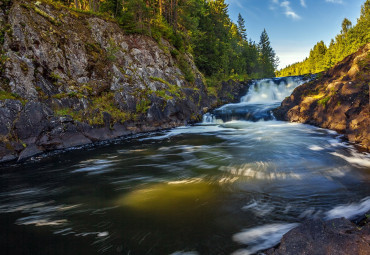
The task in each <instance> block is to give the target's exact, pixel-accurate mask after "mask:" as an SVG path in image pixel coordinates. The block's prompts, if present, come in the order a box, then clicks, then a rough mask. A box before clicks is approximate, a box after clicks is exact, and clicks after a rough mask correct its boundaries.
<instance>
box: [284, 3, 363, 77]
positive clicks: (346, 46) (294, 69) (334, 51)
mask: <svg viewBox="0 0 370 255" xmlns="http://www.w3.org/2000/svg"><path fill="white" fill-rule="evenodd" d="M368 42H370V0H366V2H365V3H364V4H363V5H362V8H361V15H360V18H359V19H358V20H357V24H356V25H355V26H353V25H352V23H351V21H349V20H348V19H346V18H345V19H344V20H343V22H342V29H341V32H340V33H339V34H338V35H337V36H336V37H335V40H334V39H332V40H331V42H330V45H329V46H326V45H325V43H324V42H323V41H320V42H318V43H317V44H316V45H315V46H314V47H313V49H311V51H310V55H309V57H308V58H306V59H305V60H304V61H302V62H298V63H295V64H292V65H290V66H287V67H286V68H284V69H282V70H280V71H279V72H277V76H281V77H283V76H290V75H302V74H308V73H319V72H322V71H324V70H326V69H328V68H330V67H332V66H334V65H335V64H336V63H338V62H339V61H341V60H343V59H344V58H345V57H346V56H348V55H350V54H352V53H354V52H356V51H357V50H358V49H359V48H360V47H361V46H362V45H364V44H366V43H368Z"/></svg>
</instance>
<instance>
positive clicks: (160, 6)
mask: <svg viewBox="0 0 370 255" xmlns="http://www.w3.org/2000/svg"><path fill="white" fill-rule="evenodd" d="M159 15H161V16H162V0H159Z"/></svg>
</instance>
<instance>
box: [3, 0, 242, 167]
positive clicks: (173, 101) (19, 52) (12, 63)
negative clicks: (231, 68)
mask: <svg viewBox="0 0 370 255" xmlns="http://www.w3.org/2000/svg"><path fill="white" fill-rule="evenodd" d="M0 24H2V30H1V36H2V38H1V40H2V42H3V44H2V45H0V52H1V58H0V71H1V72H0V162H8V161H15V160H16V161H23V160H26V159H28V158H30V157H32V156H35V155H38V154H41V153H45V152H50V151H53V150H62V149H66V148H72V147H79V146H83V145H89V144H94V143H96V142H100V141H106V140H111V139H115V138H118V137H122V136H127V135H132V134H137V133H143V132H151V131H157V130H162V129H168V128H173V127H178V126H183V125H187V124H189V123H194V122H197V121H200V120H201V117H202V115H203V114H204V113H205V112H206V111H207V110H208V109H211V108H213V107H216V106H219V105H221V104H225V103H229V102H235V101H237V100H238V99H239V98H240V97H241V96H242V95H244V94H245V93H246V91H247V89H248V82H241V83H238V82H233V81H229V82H224V83H222V84H221V86H219V87H217V88H212V90H209V89H208V88H207V86H206V83H205V79H204V77H203V75H202V74H201V73H200V72H199V70H198V69H197V68H196V66H195V64H194V61H193V59H192V56H191V55H189V54H186V53H181V52H179V51H178V50H177V49H176V48H175V47H174V46H172V45H171V44H170V43H169V42H167V41H166V40H163V39H161V40H160V41H159V42H157V41H155V40H154V39H153V38H151V37H148V36H143V35H126V34H125V32H124V31H123V30H122V29H121V28H120V27H119V26H118V24H116V23H115V22H114V21H111V20H109V19H103V18H101V17H99V16H96V15H95V14H91V13H86V12H78V11H74V10H71V9H67V8H64V7H61V6H58V5H53V4H50V3H46V2H35V3H33V2H29V1H8V2H6V4H3V5H2V6H1V8H0Z"/></svg>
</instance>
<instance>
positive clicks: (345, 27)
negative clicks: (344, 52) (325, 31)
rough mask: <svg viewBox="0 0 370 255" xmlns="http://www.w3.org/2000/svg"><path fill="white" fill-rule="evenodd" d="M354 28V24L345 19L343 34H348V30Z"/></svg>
mask: <svg viewBox="0 0 370 255" xmlns="http://www.w3.org/2000/svg"><path fill="white" fill-rule="evenodd" d="M351 28H352V22H351V21H350V20H348V19H347V18H344V20H343V22H342V31H341V33H342V34H347V33H348V30H349V29H351Z"/></svg>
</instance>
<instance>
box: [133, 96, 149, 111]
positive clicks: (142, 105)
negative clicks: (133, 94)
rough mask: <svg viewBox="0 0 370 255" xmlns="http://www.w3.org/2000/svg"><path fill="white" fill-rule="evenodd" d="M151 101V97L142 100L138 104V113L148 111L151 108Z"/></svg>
mask: <svg viewBox="0 0 370 255" xmlns="http://www.w3.org/2000/svg"><path fill="white" fill-rule="evenodd" d="M150 104H151V101H150V100H149V99H144V100H140V101H139V103H138V104H136V112H137V113H141V114H143V113H146V112H147V111H148V110H149V108H150Z"/></svg>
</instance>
